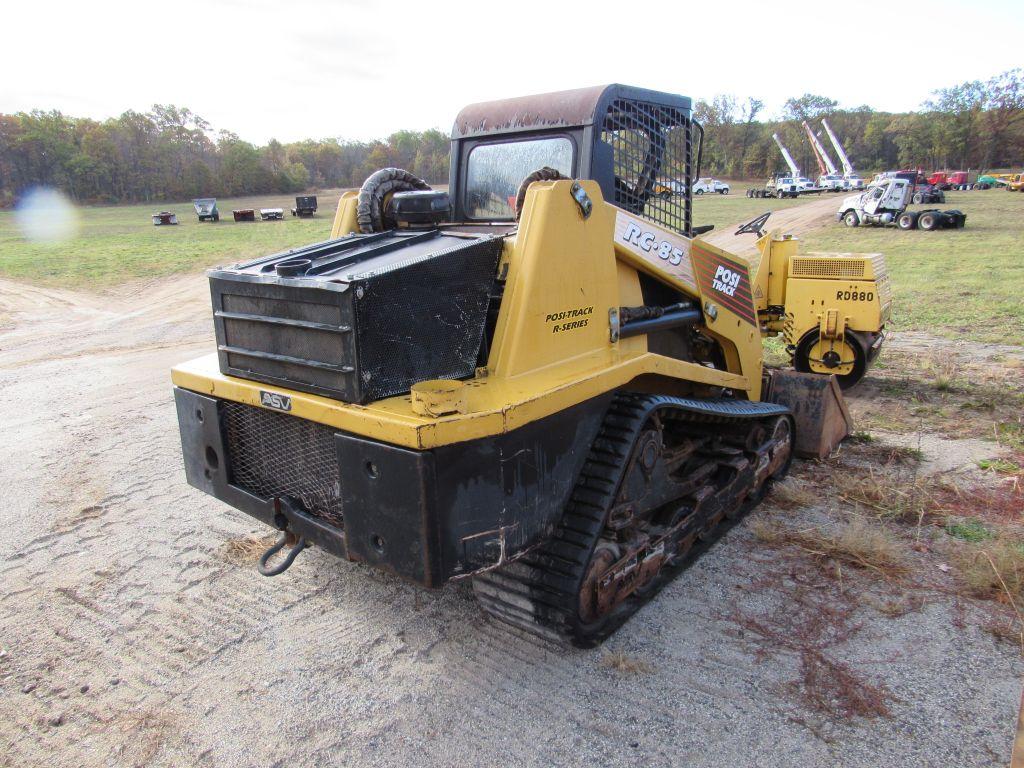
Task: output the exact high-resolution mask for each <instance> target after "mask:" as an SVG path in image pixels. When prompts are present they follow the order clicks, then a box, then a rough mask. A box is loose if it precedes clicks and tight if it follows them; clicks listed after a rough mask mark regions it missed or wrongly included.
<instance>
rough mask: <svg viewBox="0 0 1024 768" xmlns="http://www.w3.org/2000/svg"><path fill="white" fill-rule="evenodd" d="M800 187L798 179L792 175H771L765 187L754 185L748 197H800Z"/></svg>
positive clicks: (749, 190)
mask: <svg viewBox="0 0 1024 768" xmlns="http://www.w3.org/2000/svg"><path fill="white" fill-rule="evenodd" d="M799 195H800V187H799V186H798V184H797V179H796V178H794V177H792V176H771V177H769V178H768V180H767V181H766V182H765V183H764V186H763V187H753V188H751V189H748V190H747V197H756V198H766V197H777V198H778V199H780V200H781V199H782V198H784V197H798V196H799Z"/></svg>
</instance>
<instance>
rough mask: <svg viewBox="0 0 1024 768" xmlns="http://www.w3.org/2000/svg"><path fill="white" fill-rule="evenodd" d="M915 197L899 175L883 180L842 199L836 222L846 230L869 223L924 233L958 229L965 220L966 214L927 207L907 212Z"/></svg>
mask: <svg viewBox="0 0 1024 768" xmlns="http://www.w3.org/2000/svg"><path fill="white" fill-rule="evenodd" d="M915 196H916V193H915V192H914V183H913V182H912V181H911V180H909V179H905V178H902V177H900V176H893V177H890V178H887V179H882V180H881V181H880V182H878V183H877V184H872V185H871V186H870V187H868V188H867V189H866V190H865V191H864V192H862V193H860V194H856V195H849V196H848V197H845V198H843V202H842V203H840V204H839V210H838V211H837V212H836V219H837V220H838V221H841V222H843V223H844V224H846V226H848V227H858V226H860V225H861V224H870V225H874V226H880V227H891V226H892V227H898V228H900V229H903V230H908V229H923V230H925V231H931V230H934V229H954V228H961V227H963V226H964V223H965V222H966V221H967V216H966V214H964V213H962V212H961V211H957V210H950V211H940V210H938V209H937V208H928V209H926V210H923V211H908V210H907V206H908V205H910V203H911V202H912V201H913V200H914V199H915Z"/></svg>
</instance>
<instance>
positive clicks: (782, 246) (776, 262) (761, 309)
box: [736, 212, 892, 389]
mask: <svg viewBox="0 0 1024 768" xmlns="http://www.w3.org/2000/svg"><path fill="white" fill-rule="evenodd" d="M770 215H771V213H770V212H769V213H764V214H762V215H761V216H758V217H757V218H756V219H754V220H753V221H751V222H749V223H748V224H744V225H743V226H742V227H740V228H739V229H738V230H737V231H736V234H737V235H742V234H752V235H755V236H756V237H757V238H758V240H757V252H758V255H757V256H756V257H755V258H754V259H752V260H751V262H750V275H751V285H752V286H753V297H754V305H755V307H756V308H757V317H758V322H759V324H760V327H761V333H762V335H764V336H766V337H767V336H780V335H781V336H782V337H783V339H784V340H785V342H786V350H787V351H788V352H789V354H790V356H791V358H792V361H793V367H794V368H795V369H796V370H797V371H801V372H804V373H817V374H824V375H829V374H832V375H834V376H835V378H836V380H837V381H838V383H839V385H840V386H841V387H842V388H843V389H848V388H850V387H852V386H853V385H855V384H857V382H859V381H860V380H861V379H862V378H863V377H864V374H865V373H867V370H868V367H869V366H870V365H871V363H873V362H874V360H875V358H876V357H877V356H878V352H879V350H880V349H881V348H882V342H883V341H884V339H885V324H886V322H887V321H888V320H889V316H890V314H891V312H892V288H891V285H890V283H889V272H888V269H887V268H886V265H885V257H884V256H883V255H882V254H880V253H866V254H859V253H858V254H851V253H818V252H811V253H805V254H800V253H798V249H797V245H798V240H797V238H795V237H793V236H791V235H788V234H782V233H781V232H780V231H773V232H766V231H765V224H766V222H767V221H768V217H769V216H770Z"/></svg>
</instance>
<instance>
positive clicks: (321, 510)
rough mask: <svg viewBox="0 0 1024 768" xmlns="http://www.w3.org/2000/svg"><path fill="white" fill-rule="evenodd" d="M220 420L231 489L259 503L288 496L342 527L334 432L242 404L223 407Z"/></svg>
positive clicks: (310, 422)
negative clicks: (249, 494) (258, 499)
mask: <svg viewBox="0 0 1024 768" xmlns="http://www.w3.org/2000/svg"><path fill="white" fill-rule="evenodd" d="M221 417H222V419H223V425H224V436H225V440H226V443H227V452H228V459H229V462H230V472H231V482H232V483H233V484H234V485H237V486H238V487H239V488H242V489H243V490H246V491H248V492H249V493H252V494H255V495H257V496H262V497H263V498H274V497H276V496H291V497H293V498H295V499H297V500H298V501H299V502H301V503H302V506H303V507H304V508H305V510H306V511H307V512H309V513H310V514H311V515H313V516H314V517H318V518H321V519H323V520H324V521H326V522H328V523H331V524H332V525H336V526H338V527H340V526H341V525H342V515H341V483H340V478H339V474H338V459H337V455H336V453H335V447H334V430H333V429H331V428H330V427H327V426H324V425H323V424H317V423H315V422H312V421H307V420H305V419H300V418H298V417H296V416H288V415H286V414H283V413H275V412H274V411H268V410H266V409H263V408H256V407H255V406H251V405H243V404H242V403H232V402H224V403H221Z"/></svg>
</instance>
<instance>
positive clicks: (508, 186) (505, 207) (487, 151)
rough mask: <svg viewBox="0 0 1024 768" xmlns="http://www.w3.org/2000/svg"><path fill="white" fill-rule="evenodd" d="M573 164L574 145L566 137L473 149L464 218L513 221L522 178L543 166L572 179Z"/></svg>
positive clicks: (469, 163) (467, 175)
mask: <svg viewBox="0 0 1024 768" xmlns="http://www.w3.org/2000/svg"><path fill="white" fill-rule="evenodd" d="M572 163H573V143H572V141H571V140H570V139H568V138H567V137H565V136H555V137H551V138H545V139H527V140H525V141H515V142H506V143H504V144H480V145H478V146H476V147H473V149H472V150H471V151H470V153H469V159H468V160H467V162H466V190H465V193H464V198H463V202H464V206H465V211H466V215H467V216H468V217H469V218H471V219H512V218H515V204H516V193H517V192H518V191H519V185H520V184H522V183H523V179H525V178H526V177H527V176H529V175H530V174H531V173H533V172H534V171H536V170H539V169H541V168H543V167H544V166H547V167H548V168H554V169H555V170H556V171H558V172H559V173H561V174H562V175H563V176H566V177H571V176H572Z"/></svg>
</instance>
